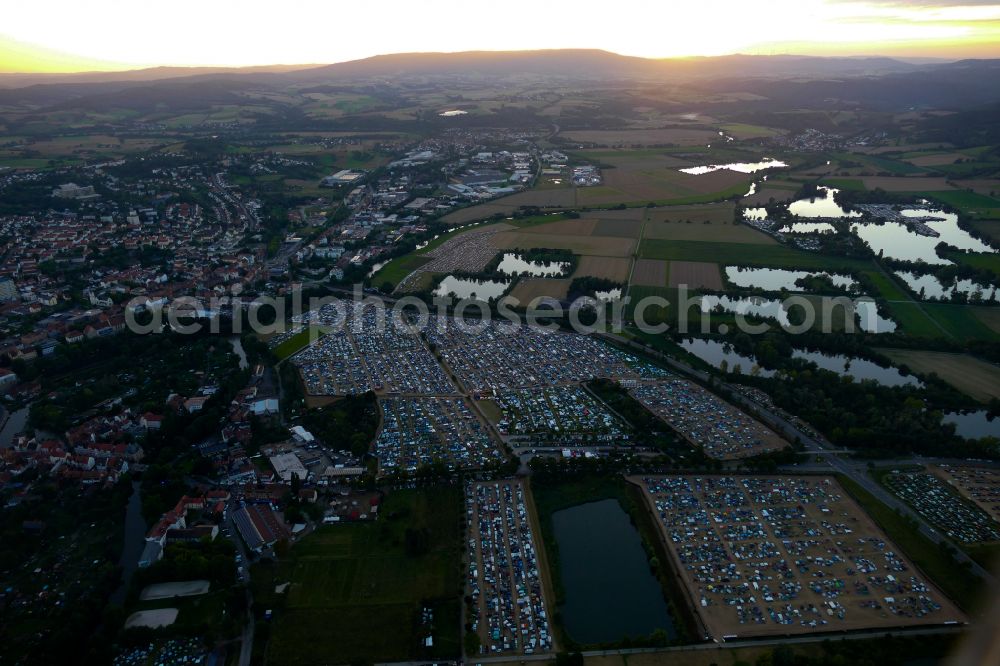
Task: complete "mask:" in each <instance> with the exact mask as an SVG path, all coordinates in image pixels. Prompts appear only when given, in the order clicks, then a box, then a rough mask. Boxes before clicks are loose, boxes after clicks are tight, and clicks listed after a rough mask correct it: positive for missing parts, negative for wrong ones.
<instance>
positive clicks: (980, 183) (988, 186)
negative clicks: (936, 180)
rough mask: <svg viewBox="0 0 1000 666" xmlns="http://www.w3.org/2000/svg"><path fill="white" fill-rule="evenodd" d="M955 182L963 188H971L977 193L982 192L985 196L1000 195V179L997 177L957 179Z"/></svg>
mask: <svg viewBox="0 0 1000 666" xmlns="http://www.w3.org/2000/svg"><path fill="white" fill-rule="evenodd" d="M955 184H956V185H958V186H959V187H961V188H962V189H965V188H969V189H971V190H972V191H973V192H975V193H976V194H982V195H983V196H987V197H997V196H1000V180H998V179H996V178H970V179H969V180H956V181H955Z"/></svg>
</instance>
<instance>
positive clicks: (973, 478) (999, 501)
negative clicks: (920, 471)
mask: <svg viewBox="0 0 1000 666" xmlns="http://www.w3.org/2000/svg"><path fill="white" fill-rule="evenodd" d="M933 470H934V473H935V474H938V475H940V476H941V477H942V478H944V479H945V481H947V482H949V483H951V484H952V485H953V486H954V487H955V488H957V489H958V492H960V493H961V494H962V495H963V496H964V497H967V498H968V499H970V500H972V501H973V502H975V503H976V504H977V505H978V506H979V508H980V509H982V510H983V511H985V512H986V513H988V514H989V515H990V516H991V517H992V518H993V520H995V521H998V522H1000V470H997V469H993V468H989V467H972V466H955V465H941V466H938V467H935V468H933Z"/></svg>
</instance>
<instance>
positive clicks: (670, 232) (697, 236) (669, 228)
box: [643, 222, 777, 245]
mask: <svg viewBox="0 0 1000 666" xmlns="http://www.w3.org/2000/svg"><path fill="white" fill-rule="evenodd" d="M647 238H648V239H655V240H671V241H710V242H718V243H744V244H750V245H777V241H776V240H774V239H773V238H771V237H770V236H768V235H767V234H765V233H762V232H760V231H757V230H756V229H754V228H753V227H750V226H747V225H745V224H705V223H697V222H692V223H690V224H689V223H687V222H648V223H647V224H646V231H645V232H644V234H643V239H644V240H645V239H647Z"/></svg>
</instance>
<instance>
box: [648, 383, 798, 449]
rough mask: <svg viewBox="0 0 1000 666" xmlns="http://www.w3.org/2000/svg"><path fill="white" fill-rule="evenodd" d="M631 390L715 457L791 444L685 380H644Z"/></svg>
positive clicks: (675, 427)
mask: <svg viewBox="0 0 1000 666" xmlns="http://www.w3.org/2000/svg"><path fill="white" fill-rule="evenodd" d="M630 393H631V394H632V397H634V398H635V399H636V400H638V401H639V402H640V403H642V405H643V406H645V407H646V409H648V410H649V411H651V412H652V413H654V414H656V416H658V417H660V418H661V419H662V420H664V421H665V422H666V423H667V424H669V425H670V427H671V428H673V429H674V430H676V431H677V432H678V433H679V434H680V435H681V436H683V437H684V438H685V439H687V440H688V441H689V442H691V443H692V444H694V445H696V446H700V447H702V448H703V449H704V451H705V455H708V456H710V457H712V458H717V459H719V460H734V459H738V458H747V457H751V456H755V455H759V454H761V453H765V452H767V451H777V450H779V449H783V448H785V447H786V446H788V442H786V441H785V440H783V439H782V438H781V437H779V436H778V435H777V434H776V433H774V432H773V431H772V430H770V429H769V428H767V427H765V426H764V425H763V424H761V423H759V422H757V421H756V420H755V419H753V418H751V417H750V416H748V415H747V414H745V413H743V412H742V411H740V410H739V409H737V408H736V407H733V406H732V405H730V404H729V403H728V402H726V401H725V400H723V399H722V398H719V397H718V396H716V395H715V394H714V393H710V392H709V391H706V390H705V389H703V388H701V387H700V386H698V385H697V384H695V383H694V382H690V381H688V380H686V379H669V380H665V381H656V382H642V383H638V384H636V385H635V386H634V387H633V388H632V389H631V391H630Z"/></svg>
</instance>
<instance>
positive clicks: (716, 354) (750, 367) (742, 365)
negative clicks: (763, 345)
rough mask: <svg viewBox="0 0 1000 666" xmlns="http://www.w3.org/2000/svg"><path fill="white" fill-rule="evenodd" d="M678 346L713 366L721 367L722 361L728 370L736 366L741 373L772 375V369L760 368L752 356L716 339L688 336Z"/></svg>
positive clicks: (733, 370)
mask: <svg viewBox="0 0 1000 666" xmlns="http://www.w3.org/2000/svg"><path fill="white" fill-rule="evenodd" d="M678 344H680V346H681V347H682V348H683V349H684V350H685V351H687V352H690V353H691V354H694V355H695V356H697V357H698V358H700V359H701V360H703V361H705V362H706V363H708V364H709V365H711V366H712V367H714V368H718V369H720V370H721V369H722V368H723V362H725V368H726V370H727V371H728V372H735V371H736V369H737V368H738V369H739V371H740V372H742V373H743V374H757V375H760V376H761V377H773V376H774V374H775V373H774V370H767V369H765V368H761V367H760V366H759V365H758V364H757V359H755V358H754V357H753V356H746V355H744V354H740V353H738V352H736V351H734V350H733V347H732V345H729V344H726V343H724V342H719V341H718V340H702V339H701V338H690V339H688V340H682V341H681V342H680V343H678Z"/></svg>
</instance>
